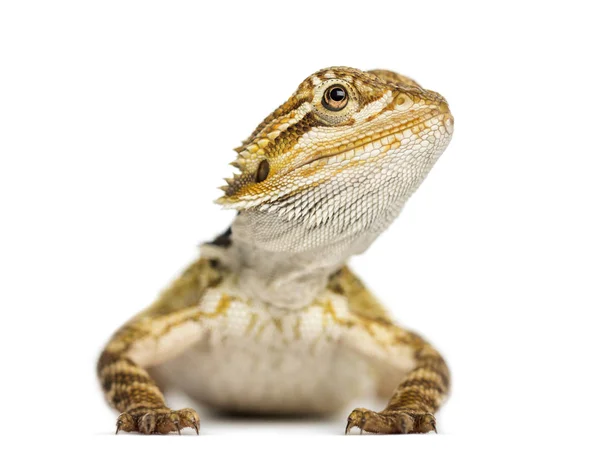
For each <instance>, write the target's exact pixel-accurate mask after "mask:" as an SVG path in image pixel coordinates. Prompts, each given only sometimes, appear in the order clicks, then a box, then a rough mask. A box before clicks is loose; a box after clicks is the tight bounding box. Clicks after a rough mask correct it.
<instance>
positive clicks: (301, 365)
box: [155, 339, 374, 413]
mask: <svg viewBox="0 0 600 456" xmlns="http://www.w3.org/2000/svg"><path fill="white" fill-rule="evenodd" d="M155 370H158V371H159V376H160V378H162V379H163V380H166V381H168V382H169V383H170V384H174V385H176V386H177V387H179V388H181V389H183V390H184V391H185V392H186V393H187V394H189V395H190V396H192V397H193V398H195V399H197V400H199V401H200V402H203V403H205V404H208V405H211V406H214V407H217V408H220V409H224V410H228V411H237V412H244V413H328V412H334V411H337V410H339V409H340V408H342V407H343V406H344V405H346V404H348V402H350V401H351V400H353V399H356V398H358V397H361V396H364V395H366V394H368V393H370V392H372V390H373V386H374V375H373V373H372V372H371V371H370V367H369V366H368V365H367V363H366V362H365V360H363V359H361V358H359V357H357V356H356V355H354V354H353V353H351V352H349V351H347V350H345V349H344V348H343V347H341V346H340V345H339V344H337V343H335V342H329V343H327V342H326V343H324V344H322V345H321V346H319V347H311V346H310V345H308V344H304V343H301V342H299V343H297V344H292V345H285V346H276V345H275V344H274V345H268V346H265V345H264V344H261V343H256V342H252V341H248V340H244V339H237V340H228V341H226V343H225V344H223V345H222V346H220V347H219V348H215V347H214V346H212V347H210V348H209V347H208V346H207V344H206V343H201V344H198V345H197V346H195V347H193V348H192V349H190V350H188V351H186V352H184V353H183V354H182V355H180V356H179V357H177V358H176V359H173V360H171V361H168V362H166V363H164V364H163V365H161V366H160V367H158V368H155Z"/></svg>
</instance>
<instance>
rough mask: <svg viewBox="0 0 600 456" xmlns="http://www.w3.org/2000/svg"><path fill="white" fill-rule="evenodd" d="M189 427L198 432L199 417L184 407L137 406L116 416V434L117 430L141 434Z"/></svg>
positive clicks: (161, 432)
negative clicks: (174, 408)
mask: <svg viewBox="0 0 600 456" xmlns="http://www.w3.org/2000/svg"><path fill="white" fill-rule="evenodd" d="M186 427H190V428H194V429H195V430H196V434H199V433H200V417H199V416H198V414H197V413H196V411H195V410H193V409H191V408H185V409H181V410H171V409H169V408H166V407H160V408H148V407H137V408H132V409H130V410H129V411H127V412H124V413H121V414H120V415H119V418H117V432H115V434H117V433H118V432H119V431H125V432H140V433H142V434H168V433H169V432H175V431H177V432H178V433H179V434H181V430H182V429H183V428H186Z"/></svg>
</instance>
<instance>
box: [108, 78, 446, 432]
mask: <svg viewBox="0 0 600 456" xmlns="http://www.w3.org/2000/svg"><path fill="white" fill-rule="evenodd" d="M452 131H453V118H452V115H451V114H450V111H449V109H448V105H447V103H446V101H445V100H444V98H443V97H441V96H440V95H439V94H437V93H435V92H431V91H427V90H424V89H422V88H421V87H420V86H419V85H418V84H417V83H415V82H414V81H413V80H411V79H409V78H406V77H404V76H401V75H398V74H397V73H393V72H389V71H385V70H374V71H371V72H362V71H359V70H355V69H351V68H345V67H334V68H328V69H325V70H322V71H320V72H317V73H315V74H313V75H312V76H310V77H309V78H307V79H306V80H305V81H304V82H303V83H302V84H301V85H300V86H299V87H298V90H297V91H296V92H295V93H294V94H293V95H292V97H291V98H290V99H289V100H288V101H287V102H286V103H284V104H283V105H282V106H280V107H279V108H278V109H276V110H275V111H274V112H273V113H272V114H271V115H270V116H268V117H267V118H266V119H265V120H264V121H263V122H262V123H261V124H260V125H259V126H258V127H257V128H256V130H255V131H254V132H253V134H252V135H251V136H250V137H249V138H248V139H247V140H246V141H244V142H243V144H242V146H240V147H239V148H238V149H236V150H237V152H238V158H237V160H236V161H235V162H234V163H233V164H234V166H236V167H237V168H238V169H239V171H240V172H239V173H238V174H235V175H234V177H233V178H231V179H227V185H226V186H225V187H224V188H223V190H224V196H223V197H222V198H220V199H219V200H218V202H219V203H220V204H222V205H223V206H225V207H229V208H233V209H236V210H237V211H238V215H237V216H236V218H235V220H234V222H233V224H232V227H231V229H230V230H228V231H227V232H226V233H224V234H223V235H221V236H219V237H218V238H217V239H216V240H215V241H213V242H212V243H209V244H205V245H203V247H202V252H201V256H200V258H199V259H198V260H197V261H196V262H195V263H194V264H192V265H191V266H190V267H189V268H188V269H187V270H186V271H185V272H184V273H183V274H182V275H181V277H180V278H179V279H178V280H177V281H175V283H174V284H172V286H171V287H170V288H169V289H167V290H166V291H165V292H164V293H163V294H162V295H161V297H159V299H158V300H157V301H156V302H155V303H154V304H153V305H152V306H150V307H149V308H148V309H146V310H144V311H143V312H141V313H140V314H138V315H137V316H136V317H134V318H133V319H132V320H131V321H130V322H129V323H127V324H125V325H124V326H123V327H122V328H121V329H120V330H119V331H117V333H116V334H115V335H114V336H113V338H112V339H111V340H110V341H109V343H108V345H107V346H106V348H105V350H104V352H103V354H102V355H101V357H100V360H99V362H98V375H99V378H100V381H101V383H102V387H103V390H104V392H105V395H106V398H107V400H108V401H109V403H111V404H112V405H113V406H114V407H115V408H116V409H117V410H119V411H120V412H122V413H121V415H120V416H119V418H118V421H117V431H118V430H124V431H138V432H142V433H147V434H148V433H167V432H171V431H179V430H180V429H181V428H183V427H194V428H195V429H196V431H198V429H199V423H200V419H199V417H198V414H197V413H196V412H195V411H194V410H193V409H183V410H179V411H173V410H171V409H169V408H168V407H167V406H166V403H165V399H164V397H163V395H162V393H161V391H160V389H159V388H158V386H157V384H156V383H155V380H154V379H157V380H159V383H165V384H170V385H174V386H177V387H179V388H181V389H183V390H184V391H186V392H187V393H188V394H190V395H191V396H192V397H194V398H196V399H197V400H199V401H201V402H203V403H206V404H209V405H212V406H214V407H218V408H220V409H224V410H228V411H233V412H244V413H269V414H274V413H281V414H284V413H285V414H292V413H329V412H333V411H336V410H339V409H340V408H341V407H343V406H344V405H345V404H347V403H348V402H349V401H350V400H351V399H353V398H355V397H360V396H362V395H364V394H366V393H369V392H371V391H376V392H377V393H378V394H380V395H385V396H386V397H389V396H390V395H391V399H390V400H389V402H388V405H387V406H386V408H385V409H384V410H382V411H381V412H374V411H370V410H366V409H356V410H354V411H353V412H352V413H351V414H350V416H349V418H348V425H347V430H348V429H349V428H351V427H355V426H356V427H359V428H360V429H361V430H365V431H369V432H377V433H418V432H428V431H431V430H435V418H434V416H433V413H434V412H435V411H436V410H437V408H438V407H439V406H440V404H441V402H442V400H443V398H444V397H445V395H446V394H447V391H448V388H449V372H448V368H447V366H446V364H445V362H444V360H443V359H442V358H441V356H440V355H439V354H438V352H437V351H436V350H435V349H434V348H433V347H432V346H431V345H430V344H428V343H427V342H426V341H425V340H423V339H422V338H421V337H419V336H418V335H416V334H414V333H412V332H410V331H407V330H405V329H402V328H400V327H398V326H396V325H395V324H394V323H393V321H392V320H391V318H390V317H389V316H388V314H387V312H386V311H385V309H384V308H383V307H382V306H381V305H380V304H379V302H378V301H377V300H376V299H375V298H374V297H373V295H372V294H371V293H370V292H369V291H368V290H367V289H366V288H365V287H364V285H363V284H362V283H361V282H360V280H359V279H358V278H356V277H355V276H354V274H353V273H352V272H351V271H350V270H349V269H348V268H347V267H346V266H345V263H346V261H347V259H348V257H350V256H352V255H355V254H358V253H361V252H362V251H364V250H365V249H366V248H367V247H368V246H369V245H370V244H371V243H372V242H373V240H374V239H375V238H376V237H377V236H378V235H379V234H380V233H381V232H382V231H383V230H384V229H386V228H387V226H389V224H390V223H391V222H392V221H393V220H394V219H395V218H396V216H397V215H398V214H399V212H400V210H401V208H402V206H403V205H404V203H405V201H406V200H407V198H408V197H409V196H410V195H411V194H412V192H413V191H414V190H415V189H416V188H417V187H418V185H419V184H420V183H421V182H422V180H423V179H424V178H425V176H426V174H427V173H428V171H429V170H430V169H431V167H432V166H433V164H434V163H435V161H436V160H437V158H438V157H439V155H441V153H442V152H443V150H444V149H445V148H446V146H447V144H448V143H449V141H450V138H451V135H452Z"/></svg>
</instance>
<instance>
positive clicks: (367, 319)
mask: <svg viewBox="0 0 600 456" xmlns="http://www.w3.org/2000/svg"><path fill="white" fill-rule="evenodd" d="M328 287H329V289H330V290H332V291H334V292H336V293H339V294H342V295H343V296H345V297H346V299H347V300H348V305H349V309H350V311H351V313H352V315H353V317H354V321H353V325H351V327H350V328H349V330H348V331H347V333H346V335H345V337H344V344H345V345H346V346H349V347H350V348H351V349H352V350H354V351H355V352H357V354H359V355H360V356H362V357H364V358H366V359H368V360H369V362H371V363H372V364H373V365H374V367H375V370H376V371H377V372H378V373H379V384H380V385H379V386H380V392H384V393H386V394H389V393H387V391H389V390H391V388H390V385H391V384H392V385H398V382H400V384H399V385H398V386H397V387H396V388H395V390H394V393H393V395H392V398H391V399H390V400H389V402H388V404H387V406H386V407H385V408H384V409H383V410H382V411H380V412H375V411H372V410H368V409H364V408H358V409H355V410H354V411H353V412H352V413H351V414H350V416H349V417H348V423H347V426H346V433H347V432H348V431H349V430H350V429H352V428H353V427H358V428H360V429H361V432H362V431H363V430H364V431H367V432H373V433H378V434H408V433H426V432H430V431H436V432H437V430H436V422H435V417H434V415H433V414H434V413H435V412H436V411H437V410H438V408H439V407H440V405H441V403H442V402H443V400H444V398H445V396H446V395H447V393H448V389H449V385H450V372H449V370H448V366H447V365H446V363H445V361H444V359H443V358H442V356H441V355H440V354H439V353H438V352H437V350H435V349H434V348H433V347H432V346H431V345H430V344H429V343H427V342H426V341H425V340H424V339H422V338H421V337H420V336H418V335H416V334H414V333H412V332H410V331H407V330H404V329H402V328H400V327H398V326H396V325H395V324H394V323H393V322H392V320H391V319H390V318H389V316H388V315H387V312H386V311H385V309H384V308H383V307H382V306H381V305H380V304H379V302H378V301H377V299H376V298H375V297H374V296H373V295H372V294H371V293H370V292H369V291H368V290H367V289H366V287H365V286H364V285H363V284H362V282H361V281H360V280H359V279H358V278H357V277H356V276H355V275H354V274H353V273H352V272H351V271H350V270H349V269H348V268H347V267H344V268H342V269H341V270H340V271H338V273H336V274H335V275H334V276H332V277H331V278H330V281H329V284H328ZM392 387H393V386H392Z"/></svg>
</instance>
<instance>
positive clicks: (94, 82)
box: [0, 0, 600, 454]
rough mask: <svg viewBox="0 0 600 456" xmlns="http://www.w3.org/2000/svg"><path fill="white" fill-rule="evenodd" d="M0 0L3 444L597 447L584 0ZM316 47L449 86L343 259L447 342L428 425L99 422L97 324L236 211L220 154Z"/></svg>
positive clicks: (596, 296) (323, 54)
mask: <svg viewBox="0 0 600 456" xmlns="http://www.w3.org/2000/svg"><path fill="white" fill-rule="evenodd" d="M0 5H1V6H0V153H1V158H0V202H1V206H0V210H1V212H0V217H1V222H0V230H1V236H0V249H1V250H0V292H1V296H0V305H1V306H2V317H1V322H2V330H1V331H0V337H1V339H2V340H1V344H0V347H1V350H2V360H1V362H2V364H1V366H2V367H1V368H0V370H1V377H0V381H1V394H2V413H0V420H1V429H2V431H3V437H2V444H1V445H3V446H4V447H8V446H9V445H10V444H12V443H17V442H18V443H19V445H20V447H19V448H20V450H22V451H24V450H38V451H47V450H48V449H49V448H56V449H57V450H60V451H61V452H67V453H68V452H74V453H77V454H80V453H81V452H84V453H89V452H91V453H99V454H114V453H116V454H119V453H120V452H121V451H129V452H131V451H136V452H139V453H140V454H149V453H153V452H155V451H160V452H162V453H164V452H171V454H172V452H175V451H177V452H179V451H186V452H188V453H187V454H190V453H189V452H194V453H192V454H207V453H206V452H207V451H213V453H214V451H221V450H222V451H225V450H230V451H234V452H248V451H252V450H257V451H258V450H260V451H268V452H273V453H275V452H277V453H292V454H296V453H306V452H311V453H314V452H317V453H320V452H323V453H325V452H327V453H329V454H338V453H339V454H343V453H348V452H350V453H351V452H361V453H363V454H364V453H366V452H371V453H373V454H375V452H377V451H389V452H397V453H402V454H407V453H408V452H417V451H418V452H419V453H420V454H421V453H425V454H427V453H429V452H431V453H440V452H442V451H444V452H450V453H453V452H457V453H458V452H460V453H461V454H463V453H465V452H469V451H471V452H476V453H479V454H481V453H483V454H490V453H495V452H498V453H506V452H507V451H511V452H512V453H513V454H520V453H524V452H525V451H526V450H528V449H535V450H536V451H540V448H545V447H547V448H553V449H559V450H564V451H569V452H576V451H580V452H582V454H584V453H588V454H589V452H591V451H592V450H591V447H592V445H597V443H595V442H592V437H593V435H594V433H597V432H598V418H597V417H598V411H599V410H598V406H599V405H600V404H599V400H598V387H599V384H600V382H599V380H600V379H599V375H598V371H597V364H598V348H599V347H600V344H599V340H598V323H599V319H598V316H597V307H598V305H599V304H600V293H599V291H598V288H599V284H598V276H599V269H600V264H599V261H600V260H599V258H600V245H599V241H598V233H599V232H600V223H599V220H598V217H599V197H600V185H599V179H598V174H599V172H600V158H599V155H600V146H599V141H600V139H599V135H598V130H599V121H600V116H599V107H600V96H599V90H598V84H599V80H600V74H599V72H598V69H597V68H596V65H597V64H598V55H599V54H598V53H599V47H598V43H600V36H599V33H598V23H597V22H598V17H599V15H598V12H597V11H594V8H593V2H588V3H583V2H581V3H580V2H576V1H569V2H564V3H563V4H561V3H554V2H540V3H539V4H538V3H534V2H515V3H512V2H508V1H503V2H498V3H497V4H492V3H490V2H473V3H460V4H457V3H455V2H439V3H431V2H415V1H410V2H402V1H390V2H380V1H374V0H369V1H364V2H339V3H333V2H326V1H319V2H310V1H298V2H273V3H272V4H268V3H262V2H256V1H249V2H240V3H237V4H236V3H229V2H219V3H218V4H217V2H204V3H202V2H162V3H159V2H152V1H143V2H129V1H122V0H121V1H107V0H104V1H101V2H84V1H73V2H64V1H56V2H39V3H33V2H28V1H13V2H11V1H5V2H2V3H1V4H0ZM332 65H347V66H353V67H357V68H361V69H371V68H388V69H391V70H395V71H399V72H402V73H405V74H407V75H409V76H411V77H414V78H415V79H416V80H417V81H419V82H420V83H421V84H422V85H424V86H425V87H427V88H430V89H433V90H436V91H439V92H441V93H442V94H443V95H444V96H445V97H446V98H447V99H448V101H449V103H450V106H451V109H452V111H453V113H454V116H455V118H456V126H455V135H454V139H453V141H452V143H451V144H450V146H449V148H448V150H447V151H446V153H445V154H444V156H442V158H441V159H440V161H439V162H438V164H437V165H436V167H435V168H434V170H433V171H432V172H431V174H430V176H429V177H428V179H427V180H426V181H425V183H424V184H423V186H422V187H421V189H420V190H419V191H418V192H417V193H416V195H415V196H414V197H413V199H412V200H411V201H410V202H409V203H408V205H407V207H406V209H405V211H404V212H403V214H402V215H401V216H400V218H399V220H398V221H397V222H396V223H395V224H394V225H393V226H392V227H391V228H390V229H389V231H387V232H386V233H385V234H384V235H382V236H381V238H380V239H379V240H378V241H377V242H376V243H375V244H374V245H373V247H372V248H371V249H370V250H369V252H367V253H366V254H365V255H363V256H362V257H357V258H354V259H353V260H352V265H353V266H354V268H355V269H356V270H357V271H358V273H359V274H360V275H361V276H362V277H363V278H364V280H365V282H366V283H367V284H368V285H369V286H370V287H371V288H372V289H373V290H374V291H375V293H376V294H377V295H378V296H379V297H380V298H381V300H382V301H383V302H385V303H386V304H387V305H389V307H390V308H391V309H392V311H393V313H394V315H395V316H396V317H397V318H398V319H399V320H400V321H401V322H402V323H404V324H406V325H407V326H409V327H411V328H414V329H416V330H418V331H419V332H421V333H422V334H423V335H425V336H426V337H427V338H429V339H430V340H431V341H433V342H434V343H435V344H436V345H437V346H439V347H440V349H441V351H442V352H443V354H444V355H445V356H446V357H447V359H448V361H449V364H450V367H451V370H452V372H453V393H452V396H451V398H450V400H449V402H448V403H447V404H446V405H445V407H444V408H443V409H442V411H441V413H440V414H439V417H438V422H439V428H440V431H441V434H442V435H438V436H435V435H427V436H391V437H378V436H366V437H363V438H360V437H356V436H352V437H343V436H339V437H338V436H330V437H328V436H326V435H325V436H324V435H323V434H330V435H336V434H337V435H339V434H341V433H342V431H343V427H344V425H345V415H346V414H347V413H348V412H349V411H350V409H349V410H346V411H344V413H341V414H340V416H339V417H337V418H336V419H333V420H331V421H328V422H324V423H314V422H310V421H309V422H294V421H292V422H283V423H267V422H261V421H253V422H249V423H248V422H244V421H240V420H235V421H231V420H226V419H222V418H218V417H212V416H211V415H210V414H208V412H206V413H204V414H203V417H204V418H203V434H204V435H203V436H201V437H196V436H195V435H193V436H192V435H187V436H184V437H181V438H179V437H177V436H170V437H139V436H127V435H119V436H118V437H114V436H113V435H112V432H113V430H114V421H115V416H116V414H115V413H114V412H113V411H112V410H110V409H109V408H108V407H107V406H106V405H105V404H104V400H103V398H102V395H101V393H100V390H99V387H98V385H97V382H96V379H95V362H96V358H97V356H98V354H99V351H100V350H101V347H102V345H103V343H104V342H105V341H106V339H107V338H108V337H109V336H110V334H111V333H112V332H113V331H114V330H115V329H116V328H117V327H118V326H119V325H120V324H121V323H123V322H124V321H125V320H126V319H127V318H128V317H129V316H131V315H132V314H134V313H135V312H137V311H138V310H140V309H141V308H143V307H144V306H146V305H147V304H149V303H150V302H151V301H152V299H153V298H154V297H155V296H156V294H157V293H158V292H159V291H160V289H161V288H162V287H164V286H165V285H167V284H168V282H169V280H171V279H172V278H174V277H175V276H176V275H177V273H178V271H180V270H181V269H182V268H183V267H184V266H185V265H186V264H187V263H188V262H189V261H191V260H192V259H193V258H194V257H195V255H196V253H197V247H196V246H197V245H198V244H199V243H200V242H201V241H204V240H208V239H211V238H212V237H213V236H215V235H216V234H217V233H219V232H220V231H222V230H223V229H225V228H226V227H227V226H228V223H229V222H230V220H231V219H232V216H233V214H232V213H231V212H227V211H223V210H221V209H219V208H218V207H217V206H215V205H214V204H213V203H212V201H213V200H214V199H215V198H217V197H218V196H219V191H218V190H217V187H218V186H220V185H222V181H221V178H223V177H227V176H229V175H230V174H231V172H232V170H231V169H230V168H229V167H228V166H227V163H229V162H230V161H231V160H232V159H233V158H234V152H233V151H232V149H233V148H234V147H235V146H237V145H238V144H239V142H240V141H241V140H242V139H244V138H245V137H246V136H248V135H249V134H250V132H251V131H252V130H253V129H254V127H255V126H256V125H257V124H258V123H259V122H260V121H261V120H262V118H263V117H264V116H266V115H267V114H268V113H269V112H270V111H271V110H273V109H274V108H275V107H277V106H278V105H279V104H280V103H282V102H283V101H284V100H285V99H286V98H287V97H288V96H289V95H290V94H291V93H292V92H293V90H294V89H295V88H296V86H297V85H298V84H299V83H300V82H301V81H302V80H303V79H304V78H305V77H306V76H308V75H309V74H311V73H312V72H314V71H316V70H318V69H320V68H323V67H327V66H332ZM173 404H174V405H175V406H187V405H191V404H190V403H189V401H188V400H187V399H186V398H185V397H175V398H173ZM360 404H361V405H362V404H364V403H363V402H361V403H360ZM188 434H189V432H188ZM19 435H20V436H22V437H23V438H22V439H19V440H12V439H11V437H13V436H19ZM196 452H197V453H196Z"/></svg>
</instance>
